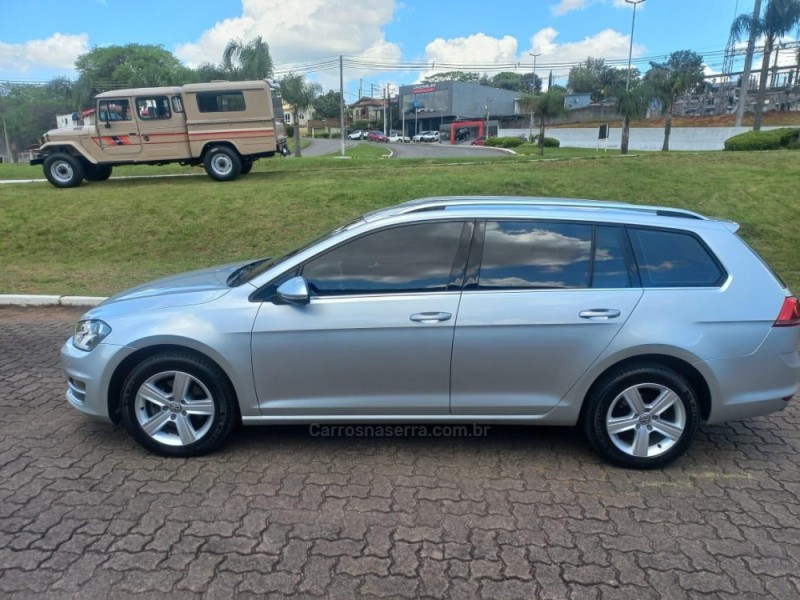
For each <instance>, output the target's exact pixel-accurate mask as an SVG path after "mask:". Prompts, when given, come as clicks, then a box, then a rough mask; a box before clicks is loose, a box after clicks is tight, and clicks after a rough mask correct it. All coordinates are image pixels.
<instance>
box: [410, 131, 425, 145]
mask: <svg viewBox="0 0 800 600" xmlns="http://www.w3.org/2000/svg"><path fill="white" fill-rule="evenodd" d="M426 133H428V132H427V131H420V132H419V133H415V134H414V135H412V136H411V141H412V142H421V141H422V136H423V135H425V134H426Z"/></svg>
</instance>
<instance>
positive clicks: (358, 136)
mask: <svg viewBox="0 0 800 600" xmlns="http://www.w3.org/2000/svg"><path fill="white" fill-rule="evenodd" d="M366 137H367V132H366V131H363V130H361V129H356V130H355V131H354V132H353V133H348V134H347V139H349V140H363V139H364V138H366Z"/></svg>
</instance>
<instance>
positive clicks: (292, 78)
mask: <svg viewBox="0 0 800 600" xmlns="http://www.w3.org/2000/svg"><path fill="white" fill-rule="evenodd" d="M320 92H322V86H320V84H318V83H312V82H310V81H306V78H305V77H304V76H303V75H302V74H300V73H289V74H288V75H287V76H286V77H284V78H283V79H281V97H282V98H283V99H284V100H285V101H286V102H287V103H289V104H290V105H291V106H292V119H293V121H294V124H295V127H294V151H295V155H296V156H297V158H301V157H302V156H303V153H302V150H301V149H300V120H299V119H298V114H299V112H300V110H302V109H305V108H308V107H309V106H313V104H314V99H315V98H316V97H317V96H318V95H319V94H320ZM341 126H342V127H344V123H342V124H341Z"/></svg>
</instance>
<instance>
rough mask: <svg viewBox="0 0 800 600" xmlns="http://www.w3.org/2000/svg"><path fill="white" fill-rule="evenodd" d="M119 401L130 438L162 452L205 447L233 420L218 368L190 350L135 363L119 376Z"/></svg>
mask: <svg viewBox="0 0 800 600" xmlns="http://www.w3.org/2000/svg"><path fill="white" fill-rule="evenodd" d="M121 402H122V420H123V423H124V424H125V427H126V428H127V429H128V431H129V432H130V433H131V435H132V436H133V438H134V439H135V440H136V441H137V442H139V443H140V444H141V445H142V446H144V447H145V448H148V449H149V450H152V451H154V452H156V453H158V454H161V455H163V456H178V457H179V456H196V455H199V454H205V453H207V452H210V451H212V450H214V449H216V448H217V447H218V446H220V445H221V444H222V443H223V441H224V440H225V438H226V437H227V436H228V434H229V433H230V432H231V430H232V429H233V426H234V424H235V423H236V421H237V420H238V410H237V405H236V400H235V394H234V392H233V390H232V389H231V386H230V384H229V383H228V380H227V378H226V377H225V375H224V373H222V371H221V370H220V369H219V367H217V366H216V365H214V364H213V363H212V362H210V361H208V360H205V359H201V358H199V357H195V356H193V355H191V354H182V353H178V352H175V353H163V354H157V355H155V356H152V357H150V358H147V359H145V360H143V361H142V362H140V363H139V364H138V365H136V366H135V367H134V368H133V370H132V371H131V372H130V373H129V375H128V377H127V378H126V379H125V383H124V384H123V386H122V398H121Z"/></svg>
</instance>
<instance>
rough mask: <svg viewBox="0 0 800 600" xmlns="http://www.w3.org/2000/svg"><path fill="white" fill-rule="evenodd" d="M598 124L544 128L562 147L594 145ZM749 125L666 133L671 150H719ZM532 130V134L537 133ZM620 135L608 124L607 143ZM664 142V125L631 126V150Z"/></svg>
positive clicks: (514, 132) (513, 132) (508, 132)
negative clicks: (592, 125)
mask: <svg viewBox="0 0 800 600" xmlns="http://www.w3.org/2000/svg"><path fill="white" fill-rule="evenodd" d="M769 129H778V128H777V127H763V128H762V130H764V131H767V130H769ZM597 130H598V128H597V127H592V128H578V127H564V128H548V129H546V130H545V135H546V136H547V137H554V138H556V139H558V140H559V141H560V142H561V147H562V148H596V147H597V144H598V140H597ZM751 130H752V128H751V127H673V128H672V133H671V134H670V137H669V149H670V150H722V149H723V148H724V147H725V140H727V139H728V138H729V137H732V136H734V135H737V134H739V133H744V132H746V131H751ZM538 131H539V130H538V128H537V129H535V130H534V135H536V134H537V133H538ZM529 132H530V130H528V129H501V130H500V133H499V135H500V136H501V137H502V136H512V137H516V136H520V135H524V136H527V135H528V134H529ZM621 139H622V128H621V127H613V126H612V127H611V130H610V137H609V139H608V147H609V148H615V149H619V146H620V142H621ZM663 143H664V129H663V127H654V128H644V127H641V128H638V127H637V128H631V135H630V140H629V142H628V148H629V149H630V150H661V145H662V144H663ZM605 144H606V140H600V147H601V148H604V147H605Z"/></svg>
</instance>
